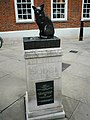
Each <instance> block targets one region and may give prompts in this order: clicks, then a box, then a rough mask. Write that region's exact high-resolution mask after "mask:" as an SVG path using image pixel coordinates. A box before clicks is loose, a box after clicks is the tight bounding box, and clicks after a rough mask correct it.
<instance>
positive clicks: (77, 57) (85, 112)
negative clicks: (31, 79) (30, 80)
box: [0, 39, 90, 120]
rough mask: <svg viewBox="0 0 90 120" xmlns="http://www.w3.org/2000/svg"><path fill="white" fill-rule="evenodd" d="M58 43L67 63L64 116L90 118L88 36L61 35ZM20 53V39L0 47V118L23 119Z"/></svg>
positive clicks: (23, 76) (75, 119)
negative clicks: (84, 37) (74, 38)
mask: <svg viewBox="0 0 90 120" xmlns="http://www.w3.org/2000/svg"><path fill="white" fill-rule="evenodd" d="M61 46H62V48H63V63H64V64H63V65H64V66H63V67H65V65H66V67H67V69H63V73H62V94H63V105H64V109H65V112H66V118H65V119H64V120H90V39H85V40H84V41H78V40H70V39H68V40H65V39H62V45H61ZM71 50H72V51H71ZM70 51H71V52H70ZM23 54H24V51H23V45H22V44H20V43H19V44H17V45H16V46H15V45H12V44H11V45H4V46H3V47H2V48H1V49H0V120H25V114H24V99H23V97H24V94H25V91H26V87H25V86H26V85H25V61H24V57H23ZM68 65H70V66H68Z"/></svg>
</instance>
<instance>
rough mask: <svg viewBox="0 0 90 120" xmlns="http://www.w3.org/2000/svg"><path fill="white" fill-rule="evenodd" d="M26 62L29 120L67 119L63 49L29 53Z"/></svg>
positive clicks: (27, 111)
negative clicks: (64, 104)
mask: <svg viewBox="0 0 90 120" xmlns="http://www.w3.org/2000/svg"><path fill="white" fill-rule="evenodd" d="M24 43H25V42H24ZM59 43H60V42H59ZM59 43H58V44H59ZM24 45H25V44H24ZM59 46H60V44H59ZM24 48H25V46H24ZM25 61H26V75H27V92H26V116H27V120H48V119H56V118H64V117H65V113H64V110H63V105H62V80H61V74H62V71H61V70H62V50H61V48H60V47H54V48H52V47H51V48H43V49H42V48H40V49H27V50H25Z"/></svg>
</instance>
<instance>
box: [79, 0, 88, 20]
mask: <svg viewBox="0 0 90 120" xmlns="http://www.w3.org/2000/svg"><path fill="white" fill-rule="evenodd" d="M84 4H85V3H84V0H82V18H81V20H82V21H90V16H89V18H88V17H83V14H84ZM87 4H90V3H87ZM87 9H88V8H87ZM87 9H86V11H87ZM89 11H90V10H89ZM89 13H90V12H89Z"/></svg>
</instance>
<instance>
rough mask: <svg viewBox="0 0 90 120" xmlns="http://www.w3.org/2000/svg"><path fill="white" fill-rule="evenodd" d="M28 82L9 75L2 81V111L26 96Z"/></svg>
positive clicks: (0, 108) (0, 97) (0, 99)
mask: <svg viewBox="0 0 90 120" xmlns="http://www.w3.org/2000/svg"><path fill="white" fill-rule="evenodd" d="M25 91H26V82H25V81H24V80H22V79H19V78H18V77H16V76H12V75H7V76H5V77H2V78H1V79H0V110H3V109H5V107H7V106H9V104H11V103H12V102H13V101H15V100H16V99H18V98H19V97H20V96H22V95H23V94H25Z"/></svg>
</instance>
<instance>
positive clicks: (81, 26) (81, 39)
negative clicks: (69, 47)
mask: <svg viewBox="0 0 90 120" xmlns="http://www.w3.org/2000/svg"><path fill="white" fill-rule="evenodd" d="M79 41H83V21H81V25H80V35H79Z"/></svg>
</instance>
